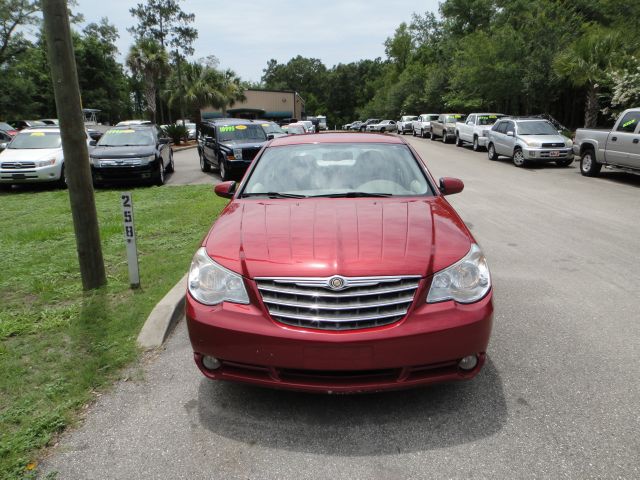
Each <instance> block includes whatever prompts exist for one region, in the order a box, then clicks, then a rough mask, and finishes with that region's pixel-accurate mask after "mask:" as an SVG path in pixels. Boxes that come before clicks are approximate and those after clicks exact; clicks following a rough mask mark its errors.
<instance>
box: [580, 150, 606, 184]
mask: <svg viewBox="0 0 640 480" xmlns="http://www.w3.org/2000/svg"><path fill="white" fill-rule="evenodd" d="M601 169H602V164H601V163H598V162H596V155H595V152H594V151H593V150H591V149H588V150H585V151H584V153H583V154H582V158H580V173H581V174H582V175H584V176H585V177H597V176H598V174H599V173H600V170H601Z"/></svg>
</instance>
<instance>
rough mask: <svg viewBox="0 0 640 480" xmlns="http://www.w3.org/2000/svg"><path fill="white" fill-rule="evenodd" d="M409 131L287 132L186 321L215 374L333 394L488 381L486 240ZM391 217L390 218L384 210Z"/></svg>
mask: <svg viewBox="0 0 640 480" xmlns="http://www.w3.org/2000/svg"><path fill="white" fill-rule="evenodd" d="M462 189H463V183H462V182H461V181H460V180H458V179H453V178H442V179H440V181H439V182H436V181H435V180H434V179H433V177H432V176H431V174H430V173H429V171H428V170H427V169H426V167H425V164H424V162H423V161H422V160H421V159H420V158H419V157H417V154H416V153H415V152H414V151H413V150H411V149H410V148H409V146H408V145H407V144H406V142H405V141H404V140H403V139H402V138H399V137H397V136H390V135H389V136H381V135H380V136H372V135H361V134H358V135H339V134H327V135H320V136H308V137H296V138H294V137H282V138H278V139H275V140H273V141H272V142H271V144H270V145H269V146H267V147H266V148H265V149H264V150H263V151H262V152H261V153H260V154H259V156H258V157H257V158H256V159H255V161H254V163H253V165H252V166H251V167H250V170H249V171H248V172H247V175H246V177H245V180H244V181H243V183H242V184H241V185H240V186H238V185H237V184H236V183H235V182H225V183H221V184H219V185H217V186H216V187H215V191H216V193H217V194H218V195H220V196H222V197H226V198H232V200H231V202H230V203H229V205H227V207H226V208H225V210H224V211H223V212H222V214H221V215H220V217H219V219H218V220H217V221H216V222H215V223H214V224H213V226H212V228H211V230H210V232H209V234H208V235H206V236H205V239H204V240H203V243H202V246H201V248H200V249H198V250H197V252H196V253H195V256H194V258H193V261H192V264H191V268H190V271H189V280H188V287H187V296H186V318H187V327H188V331H189V337H190V340H191V345H192V347H193V351H194V359H195V362H196V364H197V366H198V367H199V368H200V370H201V371H202V373H203V374H204V375H205V376H206V377H208V378H210V379H214V380H230V381H236V382H245V383H252V384H257V385H262V386H268V387H274V388H284V389H295V390H304V391H315V392H325V393H346V392H351V393H356V392H365V391H378V390H387V389H399V388H408V387H414V386H417V385H422V384H428V383H433V382H440V381H450V380H463V379H470V378H472V377H474V376H475V375H476V374H477V373H478V372H479V371H480V369H481V368H482V365H483V364H484V362H485V354H486V350H487V346H488V342H489V336H490V332H491V322H492V312H493V303H492V287H491V277H490V274H489V270H488V267H487V263H486V260H485V257H484V255H483V254H482V251H481V250H480V247H479V246H478V244H477V242H476V240H475V239H474V238H473V235H472V234H471V232H470V231H469V230H468V229H467V227H466V226H465V224H464V222H463V221H462V220H461V219H460V217H459V216H458V214H457V213H456V212H455V210H454V209H453V207H452V206H451V205H450V204H449V203H448V202H447V200H446V199H445V195H450V194H454V193H458V192H460V191H462ZM382 212H384V214H382Z"/></svg>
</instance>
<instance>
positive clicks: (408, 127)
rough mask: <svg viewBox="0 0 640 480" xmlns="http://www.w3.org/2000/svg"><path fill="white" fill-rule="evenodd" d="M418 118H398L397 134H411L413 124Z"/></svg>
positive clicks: (411, 116)
mask: <svg viewBox="0 0 640 480" xmlns="http://www.w3.org/2000/svg"><path fill="white" fill-rule="evenodd" d="M417 119H418V117H416V116H415V115H404V116H402V117H400V120H398V123H397V126H398V133H399V134H401V135H404V134H405V133H413V122H414V121H415V120H417Z"/></svg>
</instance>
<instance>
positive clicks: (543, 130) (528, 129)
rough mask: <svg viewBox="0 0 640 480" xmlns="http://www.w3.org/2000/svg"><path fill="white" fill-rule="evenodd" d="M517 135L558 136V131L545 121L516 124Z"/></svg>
mask: <svg viewBox="0 0 640 480" xmlns="http://www.w3.org/2000/svg"><path fill="white" fill-rule="evenodd" d="M518 135H558V130H556V129H555V128H554V126H553V125H551V124H550V123H549V122H547V121H545V120H539V121H531V122H518Z"/></svg>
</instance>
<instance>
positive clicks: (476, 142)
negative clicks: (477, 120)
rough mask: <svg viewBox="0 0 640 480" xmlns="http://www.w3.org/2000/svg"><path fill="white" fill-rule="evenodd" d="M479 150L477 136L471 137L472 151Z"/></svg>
mask: <svg viewBox="0 0 640 480" xmlns="http://www.w3.org/2000/svg"><path fill="white" fill-rule="evenodd" d="M479 150H480V144H479V143H478V137H473V151H474V152H477V151H479Z"/></svg>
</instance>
